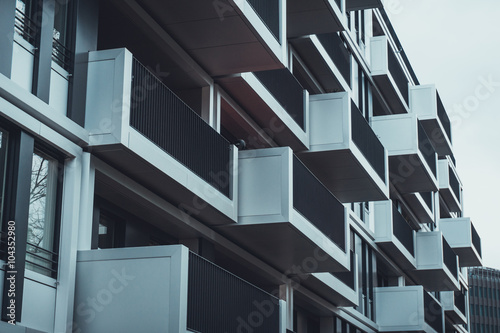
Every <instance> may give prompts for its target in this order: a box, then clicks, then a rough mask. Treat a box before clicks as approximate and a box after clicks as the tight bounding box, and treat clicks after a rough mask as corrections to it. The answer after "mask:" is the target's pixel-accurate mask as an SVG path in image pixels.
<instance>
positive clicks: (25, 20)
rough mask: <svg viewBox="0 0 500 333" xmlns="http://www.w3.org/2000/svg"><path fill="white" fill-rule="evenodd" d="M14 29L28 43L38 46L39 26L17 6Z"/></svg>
mask: <svg viewBox="0 0 500 333" xmlns="http://www.w3.org/2000/svg"><path fill="white" fill-rule="evenodd" d="M14 30H15V31H16V33H17V34H18V35H19V36H21V37H22V38H23V39H24V40H26V41H27V42H28V43H30V44H31V45H33V46H34V47H38V46H37V45H35V44H36V41H37V39H36V35H37V33H38V27H37V25H36V24H35V22H34V21H33V20H31V19H30V18H29V17H27V16H26V14H25V13H23V12H22V11H20V10H19V9H17V8H16V17H15V23H14Z"/></svg>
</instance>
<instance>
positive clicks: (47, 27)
mask: <svg viewBox="0 0 500 333" xmlns="http://www.w3.org/2000/svg"><path fill="white" fill-rule="evenodd" d="M54 9H55V0H43V3H42V8H40V9H39V13H37V14H38V15H36V18H35V19H36V24H37V26H38V27H39V29H40V31H39V38H40V43H39V45H40V46H39V48H38V51H37V55H38V56H37V57H35V75H34V82H33V93H34V94H35V95H36V96H37V97H38V98H40V99H41V100H42V101H44V102H45V103H47V104H48V103H49V97H50V74H51V72H52V43H53V33H54Z"/></svg>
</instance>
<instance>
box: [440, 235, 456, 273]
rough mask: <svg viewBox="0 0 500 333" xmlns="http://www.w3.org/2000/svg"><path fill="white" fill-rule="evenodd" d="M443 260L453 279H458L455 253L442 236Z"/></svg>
mask: <svg viewBox="0 0 500 333" xmlns="http://www.w3.org/2000/svg"><path fill="white" fill-rule="evenodd" d="M443 261H444V264H445V266H446V267H448V269H449V270H450V272H451V274H453V277H455V279H458V267H457V255H456V254H455V252H453V249H452V248H451V246H450V244H448V242H447V241H446V239H445V238H444V237H443Z"/></svg>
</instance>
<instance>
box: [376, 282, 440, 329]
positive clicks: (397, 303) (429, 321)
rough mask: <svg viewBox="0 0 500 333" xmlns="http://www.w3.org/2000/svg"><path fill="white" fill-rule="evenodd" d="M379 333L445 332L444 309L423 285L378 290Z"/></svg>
mask: <svg viewBox="0 0 500 333" xmlns="http://www.w3.org/2000/svg"><path fill="white" fill-rule="evenodd" d="M375 308H376V309H378V311H377V324H378V325H379V332H422V333H444V328H443V325H444V321H443V309H442V307H441V305H440V304H439V302H438V301H437V300H436V299H435V298H434V297H432V296H431V295H430V294H429V293H428V292H426V291H425V290H424V288H423V287H422V286H404V287H402V286H401V287H386V288H375Z"/></svg>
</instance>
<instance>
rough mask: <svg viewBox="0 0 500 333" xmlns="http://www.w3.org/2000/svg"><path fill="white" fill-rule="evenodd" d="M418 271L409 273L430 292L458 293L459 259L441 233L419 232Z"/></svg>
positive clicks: (417, 248) (417, 238)
mask: <svg viewBox="0 0 500 333" xmlns="http://www.w3.org/2000/svg"><path fill="white" fill-rule="evenodd" d="M416 250H417V251H416V253H417V255H416V258H417V269H416V270H414V271H408V274H409V275H411V276H413V277H414V278H415V279H416V280H417V282H418V284H421V285H422V286H424V287H425V288H426V290H429V291H456V290H458V289H459V284H458V257H457V255H456V254H455V252H453V250H452V248H451V247H450V245H449V244H448V242H447V241H446V239H445V238H444V237H443V234H442V233H441V232H440V231H432V232H417V234H416Z"/></svg>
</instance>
